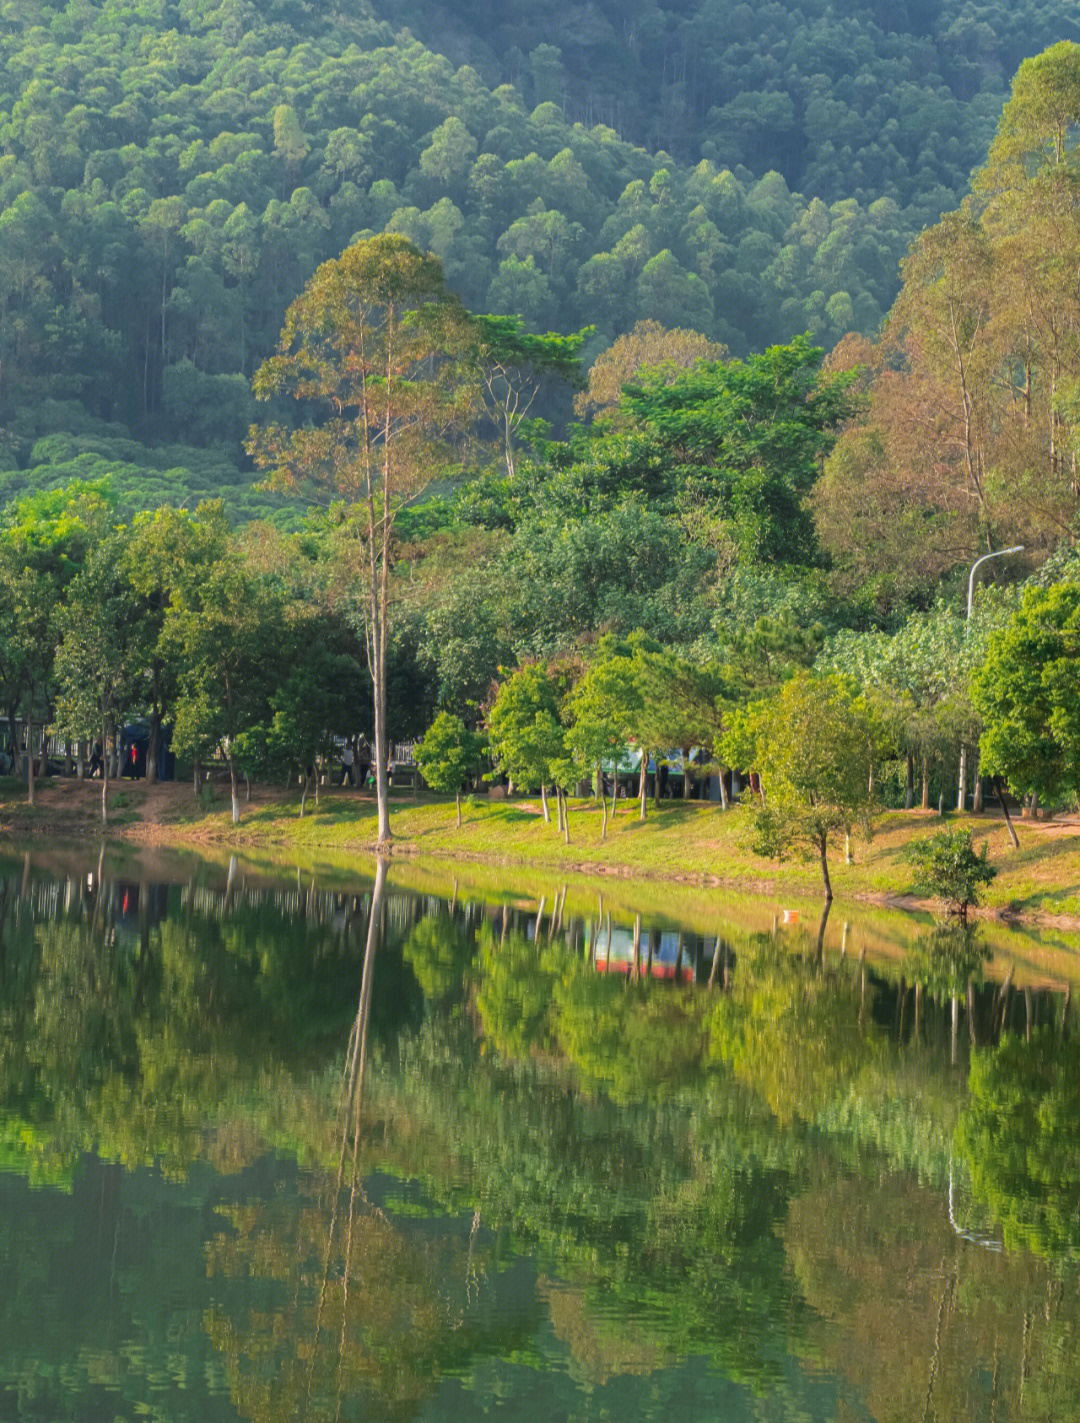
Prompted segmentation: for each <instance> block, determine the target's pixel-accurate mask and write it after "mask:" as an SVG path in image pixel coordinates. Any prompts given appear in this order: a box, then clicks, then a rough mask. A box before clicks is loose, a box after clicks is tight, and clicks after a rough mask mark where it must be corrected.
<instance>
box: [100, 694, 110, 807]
mask: <svg viewBox="0 0 1080 1423" xmlns="http://www.w3.org/2000/svg"><path fill="white" fill-rule="evenodd" d="M101 823H102V825H107V824H108V823H109V728H108V725H107V723H106V722H105V720H104V718H103V719H102V722H101Z"/></svg>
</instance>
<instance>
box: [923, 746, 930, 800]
mask: <svg viewBox="0 0 1080 1423" xmlns="http://www.w3.org/2000/svg"><path fill="white" fill-rule="evenodd" d="M922 808H923V810H929V809H930V758H929V756H924V757H923V758H922Z"/></svg>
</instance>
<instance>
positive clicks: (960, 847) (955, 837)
mask: <svg viewBox="0 0 1080 1423" xmlns="http://www.w3.org/2000/svg"><path fill="white" fill-rule="evenodd" d="M907 858H908V860H909V861H910V862H911V864H912V866H913V867H914V870H915V883H916V886H917V887H918V888H919V889H920V890H922V891H923V892H924V893H926V894H932V895H933V896H934V898H935V899H940V900H941V901H942V903H943V904H945V905H947V906H948V908H949V910H950V911H951V912H952V913H953V914H956V915H957V916H958V917H959V919H960V922H961V924H966V923H967V912H968V909H969V908H970V907H971V906H972V905H977V904H978V902H979V891H980V889H981V888H982V887H983V886H984V885H988V884H989V883H990V881H991V880H992V879H993V878H994V876H995V875H996V874H997V870H996V869H995V868H994V867H993V865H991V864H989V863H988V861H987V847H986V842H985V841H984V842H983V847H982V851H981V853H980V854H976V853H975V848H974V846H973V845H972V843H971V831H970V830H960V829H957V830H939V831H938V832H937V834H936V835H931V836H930V838H929V839H928V840H919V841H917V842H916V843H915V844H914V845H911V846H909V848H908V852H907Z"/></svg>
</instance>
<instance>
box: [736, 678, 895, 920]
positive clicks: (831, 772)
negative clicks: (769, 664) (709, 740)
mask: <svg viewBox="0 0 1080 1423" xmlns="http://www.w3.org/2000/svg"><path fill="white" fill-rule="evenodd" d="M723 744H724V746H725V748H726V749H727V757H728V760H729V761H730V763H731V764H732V765H740V764H741V765H744V766H752V767H754V768H756V770H757V771H758V773H759V775H760V777H761V798H760V800H759V801H758V803H757V805H756V806H755V808H754V811H753V820H752V838H751V844H752V845H753V848H754V850H755V851H756V852H757V853H758V854H759V855H767V856H770V857H771V858H774V859H782V858H783V857H784V856H785V855H786V854H787V853H788V852H789V851H790V850H792V849H796V850H798V851H800V852H802V853H804V854H807V855H811V854H812V855H814V856H816V857H817V859H818V861H819V863H820V865H821V878H822V884H823V886H824V890H825V898H826V900H831V899H832V882H831V880H830V878H829V862H828V852H829V837H830V835H833V834H835V833H837V832H840V831H842V832H843V833H844V834H849V833H850V831H851V829H852V827H853V826H854V825H855V824H856V822H860V821H861V822H862V823H863V824H864V825H867V826H868V825H869V819H870V814H871V811H872V809H873V797H872V790H871V783H870V773H871V766H872V758H871V752H870V746H871V735H870V733H869V728H868V727H867V724H866V713H865V710H864V708H863V707H862V705H861V704H860V702H859V699H858V698H857V697H856V696H855V695H854V694H853V693H852V691H851V690H850V688H849V686H848V684H847V683H846V682H845V681H844V680H843V679H841V678H839V677H821V676H813V675H811V674H808V673H802V674H800V675H799V676H796V677H793V678H792V679H791V681H790V682H787V683H785V684H784V686H782V687H781V688H780V689H779V690H778V691H777V692H776V693H775V694H774V695H773V696H771V697H769V698H767V699H766V700H764V701H759V702H756V703H754V704H752V705H751V707H750V708H749V709H748V710H747V711H745V712H743V713H742V714H740V715H739V716H738V717H737V718H735V720H734V722H733V726H732V729H731V731H730V732H729V733H728V735H727V736H726V737H725V738H724V743H723Z"/></svg>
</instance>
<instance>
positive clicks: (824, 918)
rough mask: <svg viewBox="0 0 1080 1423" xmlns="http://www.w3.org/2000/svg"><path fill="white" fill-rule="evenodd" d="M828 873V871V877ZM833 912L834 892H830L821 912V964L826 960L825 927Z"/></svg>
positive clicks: (819, 943) (818, 944) (818, 954)
mask: <svg viewBox="0 0 1080 1423" xmlns="http://www.w3.org/2000/svg"><path fill="white" fill-rule="evenodd" d="M827 876H828V871H826V877H827ZM831 910H832V891H831V890H830V891H829V892H828V894H827V895H826V898H825V908H824V909H823V910H822V911H821V923H820V924H819V925H818V931H817V961H818V963H819V964H821V963H823V962H824V959H825V925H826V924H827V923H828V922H829V913H830V911H831Z"/></svg>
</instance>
